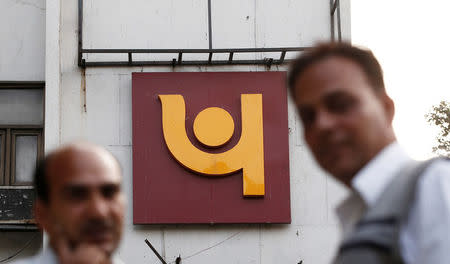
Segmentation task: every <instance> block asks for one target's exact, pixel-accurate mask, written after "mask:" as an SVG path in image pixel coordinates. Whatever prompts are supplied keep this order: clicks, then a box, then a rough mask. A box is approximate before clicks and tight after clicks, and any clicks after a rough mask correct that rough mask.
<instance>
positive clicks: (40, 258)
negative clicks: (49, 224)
mask: <svg viewBox="0 0 450 264" xmlns="http://www.w3.org/2000/svg"><path fill="white" fill-rule="evenodd" d="M58 263H59V262H58V259H57V258H56V255H55V252H54V251H53V249H52V248H51V247H47V249H46V250H45V251H42V250H41V251H40V252H39V253H38V254H37V255H36V256H33V257H30V258H25V259H19V260H17V261H14V262H12V263H10V264H58ZM113 264H124V263H123V262H122V261H121V260H120V259H119V258H117V257H114V258H113Z"/></svg>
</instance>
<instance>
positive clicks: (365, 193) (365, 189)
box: [351, 141, 412, 207]
mask: <svg viewBox="0 0 450 264" xmlns="http://www.w3.org/2000/svg"><path fill="white" fill-rule="evenodd" d="M411 161H412V159H411V158H410V157H409V156H408V155H407V154H406V152H405V151H404V150H403V148H402V147H401V146H400V144H398V142H396V141H395V142H393V143H391V144H390V145H388V146H386V147H385V148H384V149H383V150H381V151H380V152H379V153H378V154H377V155H376V156H375V158H373V159H372V160H371V161H370V162H369V163H367V164H366V166H364V167H363V168H362V169H361V170H360V171H359V172H358V173H357V174H356V175H355V177H354V178H353V180H352V182H351V186H352V189H353V190H354V191H356V192H357V193H358V194H359V195H360V196H361V198H362V199H363V201H364V202H365V204H366V206H367V207H371V206H372V205H373V204H374V203H375V201H376V200H377V199H378V197H379V196H380V195H381V192H382V191H383V190H384V188H385V187H386V185H387V184H388V183H389V182H390V181H391V180H392V178H393V177H394V176H395V175H396V174H397V173H398V171H399V170H400V169H401V168H402V167H403V166H404V165H406V163H408V162H411Z"/></svg>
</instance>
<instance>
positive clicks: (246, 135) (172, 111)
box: [159, 94, 264, 196]
mask: <svg viewBox="0 0 450 264" xmlns="http://www.w3.org/2000/svg"><path fill="white" fill-rule="evenodd" d="M159 99H160V100H161V105H162V123H163V134H164V140H165V142H166V145H167V147H168V149H169V151H170V152H171V153H172V155H173V157H174V158H175V159H176V160H177V161H178V162H179V163H181V164H182V165H183V166H185V167H186V168H188V169H190V170H192V171H195V172H198V173H200V174H202V175H206V176H218V175H226V174H231V173H233V172H236V171H238V170H240V169H242V172H243V194H244V196H263V195H264V142H263V114H262V95H261V94H242V95H241V117H242V132H241V138H240V139H239V142H238V143H237V144H236V145H235V146H234V147H233V148H232V149H230V150H228V151H225V152H222V153H216V154H213V153H208V152H204V151H202V150H200V149H198V148H197V147H195V146H193V145H192V143H191V142H190V140H189V138H188V136H187V134H186V127H185V118H186V108H185V103H184V98H183V96H182V95H178V94H172V95H159ZM233 133H234V122H233V118H232V117H231V115H230V114H229V113H228V112H227V111H226V110H224V109H222V108H218V107H210V108H206V109H204V110H203V111H201V112H200V113H199V114H198V115H197V117H196V118H195V120H194V135H195V137H196V138H197V139H198V140H199V141H200V142H201V143H202V144H204V145H206V146H209V147H220V146H222V145H223V144H225V143H227V142H228V141H229V140H230V139H231V137H232V136H233Z"/></svg>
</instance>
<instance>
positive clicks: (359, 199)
mask: <svg viewBox="0 0 450 264" xmlns="http://www.w3.org/2000/svg"><path fill="white" fill-rule="evenodd" d="M289 88H290V92H291V95H292V98H293V99H294V101H295V104H296V106H297V110H298V113H299V115H300V119H301V121H302V123H303V133H304V134H303V136H304V138H305V141H306V142H307V144H308V146H309V148H310V150H311V152H312V154H313V155H314V157H315V159H316V161H317V162H318V163H319V165H320V166H321V167H322V168H323V169H324V170H325V171H327V172H328V173H330V174H331V175H333V176H334V177H335V178H336V179H337V180H338V181H340V182H341V183H343V184H344V185H346V186H347V187H349V189H350V195H349V197H348V198H347V199H345V200H344V201H343V202H342V203H341V204H340V205H339V206H338V208H337V214H338V216H339V218H340V220H341V222H342V229H343V241H342V243H341V245H340V247H339V252H338V254H337V257H336V260H335V263H340V264H353V263H355V264H356V263H365V264H376V263H407V264H419V263H429V264H430V263H434V264H441V263H448V261H449V259H450V235H449V234H450V162H448V161H445V160H443V159H440V160H434V161H432V162H427V163H426V162H425V163H419V162H416V161H413V160H412V159H411V158H409V157H408V156H407V155H406V154H405V153H404V151H403V150H402V148H401V147H400V146H399V144H398V143H397V142H396V137H395V134H394V130H393V127H392V120H393V117H394V103H393V101H392V99H391V98H390V97H389V96H388V95H387V93H386V91H385V87H384V81H383V73H382V69H381V66H380V65H379V63H378V61H377V60H376V58H375V57H374V56H373V54H372V52H370V51H368V50H364V49H360V48H357V47H354V46H352V45H351V44H347V43H325V44H321V45H318V46H316V47H314V48H312V49H311V50H309V51H307V52H305V53H303V54H302V55H301V56H300V57H299V58H298V59H296V60H295V61H294V62H293V64H292V66H291V69H290V75H289ZM406 93H407V90H405V96H407V94H406Z"/></svg>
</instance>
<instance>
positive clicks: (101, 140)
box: [0, 0, 350, 264]
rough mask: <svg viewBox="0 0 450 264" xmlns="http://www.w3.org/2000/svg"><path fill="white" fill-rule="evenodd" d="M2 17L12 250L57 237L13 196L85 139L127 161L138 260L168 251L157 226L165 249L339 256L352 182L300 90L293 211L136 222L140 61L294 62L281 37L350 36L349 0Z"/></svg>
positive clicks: (0, 145)
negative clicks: (319, 135) (244, 219)
mask: <svg viewBox="0 0 450 264" xmlns="http://www.w3.org/2000/svg"><path fill="white" fill-rule="evenodd" d="M0 29H1V32H2V34H1V36H0V40H1V42H0V43H1V45H0V109H1V110H0V137H1V140H0V149H1V150H2V151H1V156H0V158H1V159H0V160H1V162H2V163H1V165H2V166H0V168H1V173H0V176H2V178H1V179H0V194H1V195H3V197H1V198H0V201H4V202H5V204H6V203H9V205H8V206H9V207H6V206H4V207H3V208H7V210H10V211H8V212H10V213H9V215H8V214H5V212H3V214H2V212H0V260H4V259H7V258H9V257H12V256H15V255H17V256H15V257H14V258H12V259H17V258H19V257H24V256H27V255H30V254H34V253H35V252H36V251H37V250H39V249H40V248H41V247H43V248H44V250H45V247H46V244H45V242H46V241H45V240H46V238H45V236H44V237H43V236H42V235H41V234H40V233H39V232H38V231H37V230H36V228H35V227H34V225H33V221H32V219H31V220H30V219H29V218H32V216H31V217H30V216H27V215H26V213H27V211H26V210H25V209H23V210H22V211H20V210H19V209H17V208H23V206H22V207H21V206H19V205H13V203H14V201H16V202H17V201H19V200H20V202H23V203H27V202H28V203H27V204H29V201H28V200H27V198H24V197H28V196H27V195H26V194H27V193H24V192H27V191H32V189H31V187H29V185H30V183H29V179H30V171H31V170H32V168H33V165H34V164H35V162H36V161H37V160H38V159H39V157H41V156H43V155H44V153H45V152H47V151H50V150H52V149H54V148H56V147H57V146H59V145H61V144H64V143H66V142H71V141H73V140H77V139H85V140H89V141H92V142H95V143H98V144H100V145H103V146H105V147H106V148H107V149H109V150H110V151H111V152H112V153H113V154H114V155H115V156H116V157H117V158H118V159H119V161H120V162H121V165H122V167H123V171H124V181H123V188H124V191H125V193H126V195H127V199H128V209H127V219H126V221H125V223H126V224H125V225H126V226H125V234H124V239H123V241H122V244H121V247H120V249H119V251H118V254H119V256H120V258H121V259H122V260H124V261H125V262H126V263H160V262H159V260H158V258H157V257H156V256H155V254H154V253H153V252H152V251H151V250H150V248H149V247H148V245H147V244H146V243H145V241H144V240H145V239H148V240H149V241H150V242H151V243H152V244H153V246H154V247H155V249H156V250H157V251H158V252H159V253H160V254H161V255H162V257H163V258H164V259H165V260H166V261H167V263H175V260H176V258H177V257H179V256H180V257H181V259H182V263H212V262H214V263H227V264H228V263H256V264H263V263H302V261H303V263H319V264H320V263H328V262H329V261H330V259H331V258H332V256H333V254H334V250H335V246H336V243H337V241H338V239H339V227H338V223H337V219H336V217H335V214H334V209H333V208H334V206H335V204H336V203H337V201H338V200H339V199H341V198H342V197H344V196H345V193H346V191H345V189H344V188H343V187H342V186H340V185H339V184H337V183H336V182H335V181H334V180H333V179H332V178H330V177H329V176H328V175H326V174H324V173H323V172H322V171H321V170H320V169H319V168H318V167H317V165H316V164H315V162H314V161H313V159H312V157H311V155H310V153H309V151H308V149H307V147H306V144H305V142H304V141H303V138H302V135H301V133H302V131H301V125H300V123H299V120H298V117H297V114H296V112H295V107H294V105H293V103H292V102H291V101H290V100H288V106H287V107H288V116H287V119H288V133H289V171H290V177H289V179H290V215H291V222H290V223H288V224H286V223H285V224H270V223H258V224H255V223H241V224H170V225H169V224H157V225H155V224H152V225H149V224H139V225H135V224H133V206H132V205H133V145H136V144H140V142H133V130H132V127H133V126H132V120H133V117H132V107H133V105H132V73H134V72H169V73H170V72H239V71H244V72H265V71H286V70H287V69H288V63H286V62H287V61H288V60H289V59H292V58H294V57H295V56H296V55H297V54H298V51H296V49H292V50H283V47H294V48H304V47H309V46H311V45H313V44H314V43H316V42H318V41H327V40H331V39H334V40H339V39H349V38H350V3H349V0H345V1H344V0H342V1H333V0H332V1H330V0H320V1H317V0H281V1H242V0H229V1H220V0H188V1H180V0H169V1H160V0H151V1H147V0H131V1H130V0H128V1H125V0H113V1H111V0H96V1H92V0H78V1H73V0H72V1H47V0H20V1H19V0H4V1H1V3H0ZM243 48H248V49H249V50H247V51H245V52H240V51H242V50H239V49H243ZM259 48H265V50H264V49H261V50H258V49H259ZM157 49H158V50H159V51H160V52H158V53H153V52H155V50H157ZM162 49H163V50H162ZM169 49H170V50H171V52H170V51H168V50H169ZM100 50H103V51H100ZM108 50H109V52H108ZM111 50H115V51H114V52H112V51H111ZM152 50H153V51H152ZM193 50H197V51H195V52H194V51H193ZM210 54H212V55H210ZM281 58H283V59H281ZM283 60H285V61H283ZM155 61H156V62H159V64H160V65H152V64H158V63H155ZM239 61H241V63H240V62H239ZM242 61H247V62H246V63H243V62H242ZM169 62H170V63H169ZM208 62H209V63H208ZM226 62H228V63H226ZM214 64H217V65H214ZM7 109H9V111H6V110H7ZM30 164H31V165H30ZM14 195H19V196H20V197H21V198H20V197H19V198H20V199H19V198H17V199H16V198H13V196H14ZM14 197H15V196H14ZM1 199H3V200H1ZM3 210H4V211H5V210H6V209H3ZM2 217H3V218H2ZM24 219H25V220H24Z"/></svg>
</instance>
